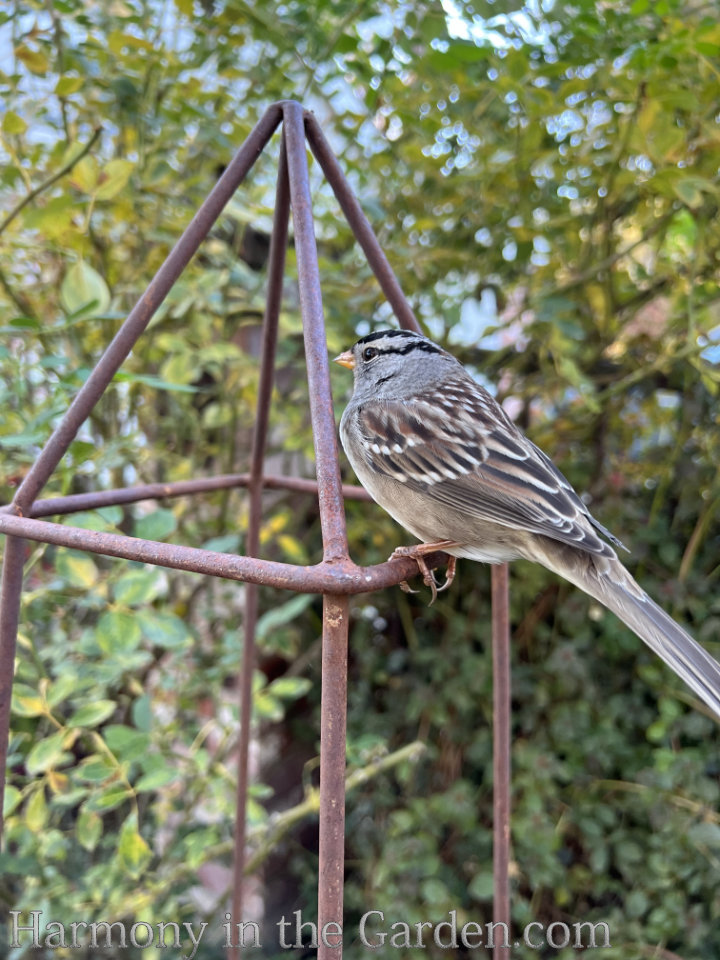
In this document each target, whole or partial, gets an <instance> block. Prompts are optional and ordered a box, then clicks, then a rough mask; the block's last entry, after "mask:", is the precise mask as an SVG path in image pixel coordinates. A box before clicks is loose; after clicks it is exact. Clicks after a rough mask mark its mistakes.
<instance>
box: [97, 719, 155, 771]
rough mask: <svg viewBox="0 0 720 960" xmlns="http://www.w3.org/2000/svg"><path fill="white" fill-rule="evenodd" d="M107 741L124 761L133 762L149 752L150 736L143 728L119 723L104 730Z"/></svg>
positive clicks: (116, 754) (111, 748)
mask: <svg viewBox="0 0 720 960" xmlns="http://www.w3.org/2000/svg"><path fill="white" fill-rule="evenodd" d="M103 736H104V738H105V743H106V744H107V745H108V747H109V748H110V750H112V752H113V753H114V754H115V756H116V757H117V758H118V759H119V760H121V761H122V762H123V763H131V762H132V761H133V760H138V759H140V757H142V756H144V755H145V754H146V753H147V750H148V746H149V744H150V738H149V737H148V735H147V734H146V733H143V732H142V731H141V730H135V729H133V727H127V726H125V725H124V724H121V723H118V724H113V725H112V726H109V727H106V728H105V730H104V731H103Z"/></svg>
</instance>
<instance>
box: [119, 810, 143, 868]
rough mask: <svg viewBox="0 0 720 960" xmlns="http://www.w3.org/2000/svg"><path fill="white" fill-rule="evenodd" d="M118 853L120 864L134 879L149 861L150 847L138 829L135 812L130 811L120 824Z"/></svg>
mask: <svg viewBox="0 0 720 960" xmlns="http://www.w3.org/2000/svg"><path fill="white" fill-rule="evenodd" d="M118 855H119V857H120V862H121V864H122V866H123V867H124V868H125V870H126V871H127V872H128V873H129V874H130V876H131V877H133V878H134V879H137V878H138V877H139V876H140V874H141V873H142V872H143V870H144V869H145V867H146V866H147V864H148V862H149V861H150V856H151V854H150V847H149V846H148V845H147V842H146V840H145V839H144V838H143V837H142V836H141V835H140V832H139V831H138V827H137V814H134V813H131V814H130V816H129V817H128V818H127V820H126V821H125V823H124V824H123V825H122V828H121V830H120V840H119V842H118Z"/></svg>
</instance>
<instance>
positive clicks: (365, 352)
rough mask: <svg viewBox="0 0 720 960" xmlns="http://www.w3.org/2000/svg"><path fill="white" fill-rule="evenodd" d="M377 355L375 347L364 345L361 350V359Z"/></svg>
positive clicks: (370, 358) (369, 358)
mask: <svg viewBox="0 0 720 960" xmlns="http://www.w3.org/2000/svg"><path fill="white" fill-rule="evenodd" d="M377 355H378V352H377V349H376V348H375V347H365V349H364V350H363V352H362V357H363V360H372V359H373V358H374V357H376V356H377Z"/></svg>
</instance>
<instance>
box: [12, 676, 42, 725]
mask: <svg viewBox="0 0 720 960" xmlns="http://www.w3.org/2000/svg"><path fill="white" fill-rule="evenodd" d="M11 710H12V712H13V713H14V714H15V716H16V717H41V716H42V715H43V714H45V713H47V704H46V703H45V700H44V699H43V697H41V696H40V694H39V693H37V692H36V691H35V690H33V689H32V687H28V686H27V685H26V684H24V683H16V684H15V685H14V687H13V695H12V706H11Z"/></svg>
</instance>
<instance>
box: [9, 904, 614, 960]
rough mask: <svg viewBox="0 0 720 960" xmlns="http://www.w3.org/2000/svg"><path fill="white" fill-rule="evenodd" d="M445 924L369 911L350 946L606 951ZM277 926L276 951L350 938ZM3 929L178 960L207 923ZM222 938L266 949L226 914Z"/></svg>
mask: <svg viewBox="0 0 720 960" xmlns="http://www.w3.org/2000/svg"><path fill="white" fill-rule="evenodd" d="M447 918H448V919H446V920H445V919H443V920H440V921H439V922H436V923H434V922H432V921H430V920H426V921H418V922H417V923H406V922H405V921H404V920H396V919H387V916H386V913H385V912H384V911H383V910H368V911H367V912H366V913H364V914H363V916H362V917H361V918H360V921H359V923H358V925H357V928H356V929H354V930H352V940H353V941H355V942H360V943H361V944H362V945H363V946H364V947H366V948H367V949H368V950H377V949H378V948H380V947H395V948H396V949H401V948H405V949H408V948H416V949H420V950H422V949H425V948H426V947H427V946H428V943H430V942H432V943H435V944H436V945H437V946H438V947H443V948H445V949H448V950H450V949H458V948H459V947H461V946H462V947H465V949H468V950H473V949H476V948H478V947H486V948H490V949H492V948H493V947H495V946H501V947H506V948H509V947H511V946H517V947H519V946H521V945H524V946H526V947H531V948H532V949H536V950H540V949H542V948H543V947H552V948H554V949H556V950H561V949H563V948H565V947H570V948H573V949H592V948H594V947H605V948H607V947H609V946H610V930H609V927H608V925H607V923H605V922H604V921H599V922H597V923H591V922H589V921H585V922H582V923H574V924H567V923H560V922H555V923H550V924H548V925H547V926H545V925H544V924H542V923H539V922H537V921H536V922H533V923H529V924H527V926H526V927H525V928H524V929H523V930H522V932H521V933H520V934H519V937H518V938H516V939H512V938H511V933H510V930H509V929H508V926H507V924H505V923H499V922H498V923H493V922H488V923H485V924H482V923H477V922H475V921H474V920H467V921H465V922H464V923H459V922H458V918H457V911H456V910H451V911H450V912H449V913H448V914H447ZM274 926H275V927H276V929H277V941H276V945H277V946H279V947H280V948H281V949H285V950H302V949H305V948H307V947H317V946H318V940H321V941H322V942H323V944H324V945H325V946H326V947H339V946H341V945H342V943H343V937H344V936H345V937H347V933H348V932H347V931H345V932H343V929H342V927H341V925H340V924H339V923H337V922H335V921H332V920H331V921H329V922H328V923H325V924H323V926H322V927H321V929H320V930H319V931H318V928H317V924H316V923H315V922H314V921H312V920H303V917H302V912H301V911H300V910H296V911H295V912H294V913H293V914H292V915H291V919H289V920H288V919H286V917H285V916H282V917H281V918H280V919H279V920H278V921H277V922H276V923H275V924H274ZM8 927H9V945H10V946H11V947H20V946H28V947H35V948H39V947H45V948H46V949H51V950H56V949H60V948H63V947H64V948H68V947H72V948H75V949H77V948H78V947H85V946H87V947H92V948H94V949H97V950H102V949H107V950H110V949H112V948H117V947H120V948H123V947H129V946H132V947H136V948H140V949H143V948H146V947H158V948H159V947H175V948H176V949H179V948H183V951H184V952H183V954H182V958H183V960H193V958H194V957H195V954H196V952H197V949H198V946H199V945H200V942H201V941H202V939H203V937H204V936H205V934H206V932H207V931H208V927H210V924H208V923H205V922H202V923H200V922H198V923H187V922H185V923H175V922H173V921H159V922H155V923H148V922H147V921H144V920H140V921H137V922H135V923H132V924H130V923H127V922H121V921H114V922H110V921H107V920H98V921H95V922H93V923H90V922H86V921H83V920H73V921H71V922H66V921H60V920H47V921H43V912H42V910H30V911H28V912H27V913H26V914H23V912H22V911H20V910H11V911H10V914H9V923H8ZM211 932H214V933H217V932H218V931H211ZM219 933H220V936H221V937H222V940H223V946H225V947H236V946H239V947H245V948H253V947H262V946H263V944H262V943H261V941H260V926H259V924H257V923H256V922H255V921H252V920H245V921H240V922H239V923H233V922H232V917H231V915H230V914H229V913H226V914H225V919H224V921H223V922H222V923H221V924H220V929H219ZM208 939H209V937H208Z"/></svg>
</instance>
